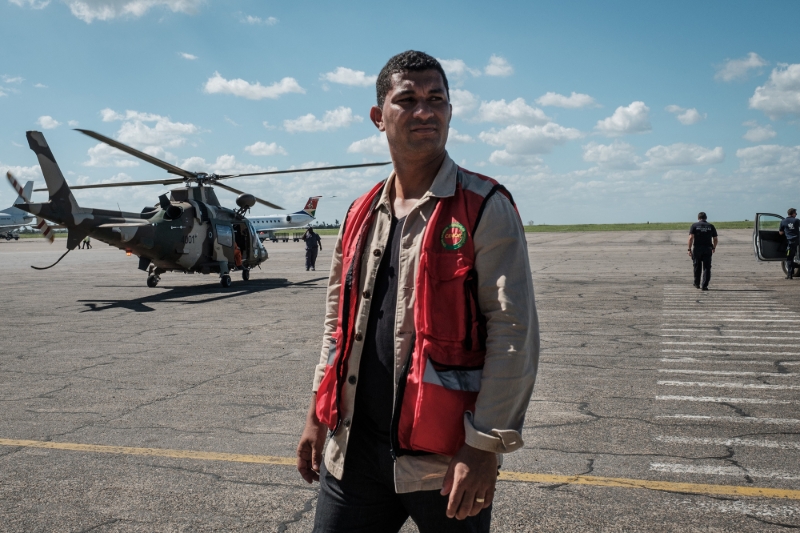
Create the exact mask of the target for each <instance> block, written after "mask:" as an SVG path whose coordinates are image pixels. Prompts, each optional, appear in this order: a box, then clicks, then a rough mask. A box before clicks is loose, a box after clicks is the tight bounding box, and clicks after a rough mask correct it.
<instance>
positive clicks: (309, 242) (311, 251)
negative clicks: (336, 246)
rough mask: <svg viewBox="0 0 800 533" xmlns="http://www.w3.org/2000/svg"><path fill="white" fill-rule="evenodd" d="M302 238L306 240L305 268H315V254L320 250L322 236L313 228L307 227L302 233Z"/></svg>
mask: <svg viewBox="0 0 800 533" xmlns="http://www.w3.org/2000/svg"><path fill="white" fill-rule="evenodd" d="M303 240H304V241H305V242H306V270H308V269H309V268H310V269H311V270H316V267H315V266H316V264H317V254H318V253H319V251H320V250H322V238H320V236H319V235H318V234H317V233H315V232H314V229H313V228H308V229H307V230H306V232H305V233H304V234H303ZM317 247H319V248H317Z"/></svg>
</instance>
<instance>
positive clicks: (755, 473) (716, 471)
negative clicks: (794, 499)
mask: <svg viewBox="0 0 800 533" xmlns="http://www.w3.org/2000/svg"><path fill="white" fill-rule="evenodd" d="M650 470H653V471H656V472H667V473H670V474H702V475H711V476H742V477H744V476H750V477H761V478H769V479H786V480H796V479H800V474H794V473H791V472H775V471H772V470H758V469H754V470H751V469H745V468H739V467H738V466H702V465H682V464H677V463H650Z"/></svg>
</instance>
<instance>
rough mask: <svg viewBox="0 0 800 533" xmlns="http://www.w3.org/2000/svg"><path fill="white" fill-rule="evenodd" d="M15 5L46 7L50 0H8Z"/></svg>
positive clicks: (35, 7)
mask: <svg viewBox="0 0 800 533" xmlns="http://www.w3.org/2000/svg"><path fill="white" fill-rule="evenodd" d="M8 1H9V2H11V3H12V4H14V5H17V6H19V7H26V6H27V7H30V8H31V9H44V8H46V7H47V5H48V4H49V3H50V0H8Z"/></svg>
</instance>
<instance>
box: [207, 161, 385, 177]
mask: <svg viewBox="0 0 800 533" xmlns="http://www.w3.org/2000/svg"><path fill="white" fill-rule="evenodd" d="M390 164H391V161H388V162H386V163H361V164H360V165H338V166H335V167H317V168H296V169H293V170H272V171H269V172H251V173H249V174H224V175H222V176H217V179H218V180H227V179H230V178H242V177H244V176H266V175H268V174H293V173H296V172H316V171H318V170H339V169H342V168H360V167H381V166H383V165H390Z"/></svg>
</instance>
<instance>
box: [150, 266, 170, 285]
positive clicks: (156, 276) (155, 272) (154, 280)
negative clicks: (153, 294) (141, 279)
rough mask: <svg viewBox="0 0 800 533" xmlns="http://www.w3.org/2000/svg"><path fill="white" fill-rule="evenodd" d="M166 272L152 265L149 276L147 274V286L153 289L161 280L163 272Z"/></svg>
mask: <svg viewBox="0 0 800 533" xmlns="http://www.w3.org/2000/svg"><path fill="white" fill-rule="evenodd" d="M164 272H166V271H165V270H161V269H160V268H156V267H155V265H150V270H149V271H148V274H149V276H147V286H148V287H150V288H151V289H152V288H154V287H155V286H156V285H158V282H159V281H161V274H163V273H164Z"/></svg>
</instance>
